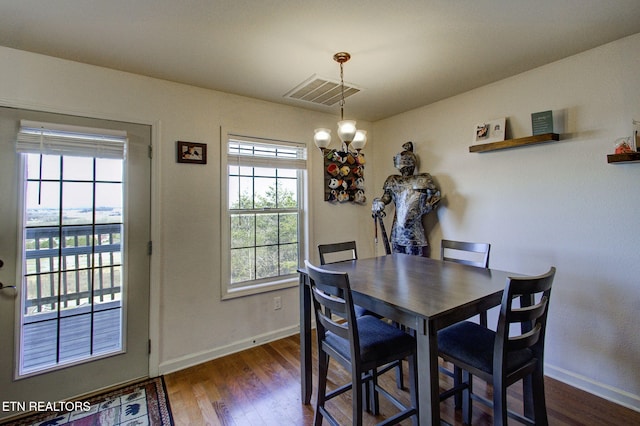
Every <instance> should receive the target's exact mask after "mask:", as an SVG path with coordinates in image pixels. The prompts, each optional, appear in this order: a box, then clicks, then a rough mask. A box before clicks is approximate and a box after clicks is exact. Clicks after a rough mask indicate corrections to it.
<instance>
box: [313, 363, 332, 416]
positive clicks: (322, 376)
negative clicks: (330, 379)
mask: <svg viewBox="0 0 640 426" xmlns="http://www.w3.org/2000/svg"><path fill="white" fill-rule="evenodd" d="M328 371H329V355H327V354H326V353H324V352H322V351H319V353H318V396H317V402H316V415H315V418H314V425H315V426H321V425H322V410H323V409H324V403H325V400H326V394H327V372H328Z"/></svg>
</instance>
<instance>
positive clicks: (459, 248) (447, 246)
mask: <svg viewBox="0 0 640 426" xmlns="http://www.w3.org/2000/svg"><path fill="white" fill-rule="evenodd" d="M490 250H491V244H488V243H470V242H466V241H452V240H442V241H441V242H440V259H442V260H444V261H447V262H455V263H461V264H463V265H470V266H476V267H478V268H488V267H489V251H490ZM469 253H472V254H471V255H469ZM480 325H482V326H484V327H486V326H487V312H486V311H485V312H481V313H480Z"/></svg>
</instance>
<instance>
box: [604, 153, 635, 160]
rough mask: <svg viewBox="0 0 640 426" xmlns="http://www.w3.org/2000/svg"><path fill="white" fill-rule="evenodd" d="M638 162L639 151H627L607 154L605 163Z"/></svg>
mask: <svg viewBox="0 0 640 426" xmlns="http://www.w3.org/2000/svg"><path fill="white" fill-rule="evenodd" d="M633 162H640V152H628V153H626V154H609V155H607V163H633Z"/></svg>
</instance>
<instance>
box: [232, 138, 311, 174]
mask: <svg viewBox="0 0 640 426" xmlns="http://www.w3.org/2000/svg"><path fill="white" fill-rule="evenodd" d="M227 161H228V164H233V165H239V166H248V167H275V168H280V169H297V170H300V169H305V168H306V167H307V148H306V146H305V145H304V144H301V143H295V142H284V141H274V140H269V139H259V138H250V137H245V136H237V135H229V139H228V149H227Z"/></svg>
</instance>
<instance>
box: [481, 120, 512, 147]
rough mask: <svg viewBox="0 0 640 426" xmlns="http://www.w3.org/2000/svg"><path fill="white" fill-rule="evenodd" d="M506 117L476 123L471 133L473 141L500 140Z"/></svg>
mask: <svg viewBox="0 0 640 426" xmlns="http://www.w3.org/2000/svg"><path fill="white" fill-rule="evenodd" d="M506 121H507V119H506V118H499V119H497V120H491V121H486V122H484V123H478V124H476V128H475V130H474V133H473V141H474V142H475V143H489V142H501V141H503V140H504V136H505V130H506V129H505V126H506Z"/></svg>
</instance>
